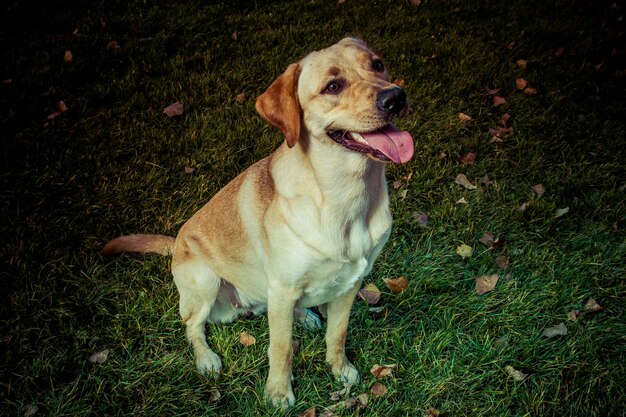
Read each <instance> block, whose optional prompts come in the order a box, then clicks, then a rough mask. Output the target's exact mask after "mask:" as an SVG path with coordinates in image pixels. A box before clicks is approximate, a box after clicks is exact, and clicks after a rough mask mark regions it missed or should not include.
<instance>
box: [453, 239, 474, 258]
mask: <svg viewBox="0 0 626 417" xmlns="http://www.w3.org/2000/svg"><path fill="white" fill-rule="evenodd" d="M456 253H457V255H459V256H460V257H461V258H463V259H465V258H470V257H471V256H472V254H473V253H474V250H473V249H472V247H471V246H468V245H466V244H465V243H463V244H461V245H459V246H457V248H456Z"/></svg>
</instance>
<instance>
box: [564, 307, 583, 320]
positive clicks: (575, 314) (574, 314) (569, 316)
mask: <svg viewBox="0 0 626 417" xmlns="http://www.w3.org/2000/svg"><path fill="white" fill-rule="evenodd" d="M578 314H580V311H578V310H572V311H570V312H569V313H567V319H568V320H569V321H576V319H577V318H578Z"/></svg>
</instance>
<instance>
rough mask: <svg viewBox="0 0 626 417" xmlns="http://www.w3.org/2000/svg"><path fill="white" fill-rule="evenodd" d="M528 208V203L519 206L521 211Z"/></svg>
mask: <svg viewBox="0 0 626 417" xmlns="http://www.w3.org/2000/svg"><path fill="white" fill-rule="evenodd" d="M527 208H528V203H522V205H521V206H519V207H518V209H517V211H519V212H520V213H523V212H525V211H526V209H527Z"/></svg>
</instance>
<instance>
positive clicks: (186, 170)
mask: <svg viewBox="0 0 626 417" xmlns="http://www.w3.org/2000/svg"><path fill="white" fill-rule="evenodd" d="M193 171H195V170H194V169H193V168H191V167H185V174H191V173H193Z"/></svg>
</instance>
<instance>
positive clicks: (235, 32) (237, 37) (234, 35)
mask: <svg viewBox="0 0 626 417" xmlns="http://www.w3.org/2000/svg"><path fill="white" fill-rule="evenodd" d="M230 38H231V39H232V40H234V41H235V42H237V39H239V35H237V31H234V32H233V33H231V35H230Z"/></svg>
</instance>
